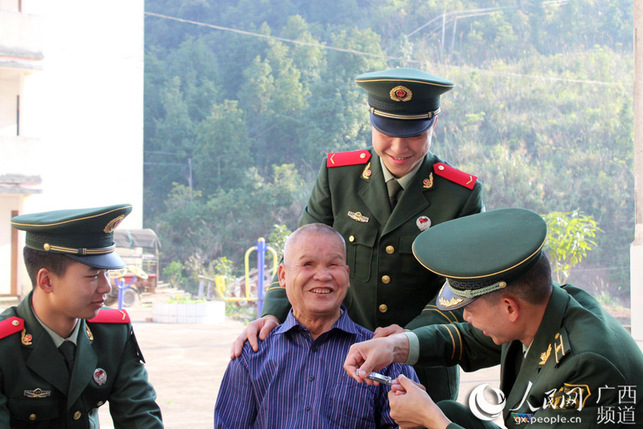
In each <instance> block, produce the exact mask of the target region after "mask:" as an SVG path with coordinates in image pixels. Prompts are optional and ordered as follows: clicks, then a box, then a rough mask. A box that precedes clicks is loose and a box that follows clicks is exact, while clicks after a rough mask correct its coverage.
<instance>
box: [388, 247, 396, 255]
mask: <svg viewBox="0 0 643 429" xmlns="http://www.w3.org/2000/svg"><path fill="white" fill-rule="evenodd" d="M386 253H388V254H389V255H392V254H393V253H395V247H393V246H386Z"/></svg>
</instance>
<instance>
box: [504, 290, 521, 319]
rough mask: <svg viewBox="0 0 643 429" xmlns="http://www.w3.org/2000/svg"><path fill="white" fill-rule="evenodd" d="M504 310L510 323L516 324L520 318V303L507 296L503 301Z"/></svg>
mask: <svg viewBox="0 0 643 429" xmlns="http://www.w3.org/2000/svg"><path fill="white" fill-rule="evenodd" d="M501 303H502V308H503V310H504V311H505V313H506V316H507V318H508V319H509V321H510V322H515V321H516V320H518V317H519V316H520V302H519V301H518V300H517V299H516V298H514V297H513V296H511V295H506V296H504V297H503V298H502V300H501Z"/></svg>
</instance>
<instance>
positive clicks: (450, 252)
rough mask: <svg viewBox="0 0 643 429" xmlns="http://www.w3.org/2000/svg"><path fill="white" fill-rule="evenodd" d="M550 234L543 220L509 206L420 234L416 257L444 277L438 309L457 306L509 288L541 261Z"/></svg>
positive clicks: (448, 308)
mask: <svg viewBox="0 0 643 429" xmlns="http://www.w3.org/2000/svg"><path fill="white" fill-rule="evenodd" d="M546 237H547V224H546V223H545V221H544V220H543V218H542V217H541V216H540V215H538V214H536V213H534V212H532V211H530V210H526V209H517V208H508V209H498V210H492V211H488V212H483V213H478V214H474V215H471V216H465V217H461V218H457V219H454V220H450V221H448V222H444V223H441V224H438V225H436V226H434V227H432V228H429V229H428V230H426V231H424V232H422V233H421V234H420V235H418V236H417V238H416V239H415V241H414V242H413V254H414V255H415V258H416V259H417V260H418V261H419V262H420V263H421V264H422V265H423V266H424V267H425V268H427V269H428V270H430V271H432V272H434V273H436V274H438V275H440V276H443V277H445V278H446V282H445V284H444V286H442V289H441V290H440V293H439V294H438V300H437V303H436V305H437V307H438V308H440V309H441V310H453V309H456V308H461V307H464V306H465V305H467V304H469V303H471V302H472V301H474V300H475V299H476V298H479V297H480V296H482V295H485V294H487V293H490V292H493V291H496V290H499V289H502V288H505V287H506V286H507V285H508V284H509V283H511V282H512V281H515V280H518V279H519V278H520V277H522V276H523V275H524V274H526V273H527V272H528V271H529V270H530V269H531V268H532V267H533V266H534V265H535V264H536V262H538V260H539V259H540V257H541V255H542V247H543V245H544V243H545V238H546Z"/></svg>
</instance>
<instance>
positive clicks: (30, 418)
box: [29, 414, 37, 422]
mask: <svg viewBox="0 0 643 429" xmlns="http://www.w3.org/2000/svg"><path fill="white" fill-rule="evenodd" d="M36 417H37V416H36V415H35V414H29V420H31V421H32V422H33V421H35V420H36Z"/></svg>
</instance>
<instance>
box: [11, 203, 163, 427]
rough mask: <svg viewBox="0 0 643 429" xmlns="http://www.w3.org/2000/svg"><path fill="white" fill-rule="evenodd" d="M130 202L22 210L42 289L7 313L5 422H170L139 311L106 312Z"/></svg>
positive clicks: (18, 220)
mask: <svg viewBox="0 0 643 429" xmlns="http://www.w3.org/2000/svg"><path fill="white" fill-rule="evenodd" d="M131 210H132V207H131V206H130V205H115V206H110V207H101V208H94V209H82V210H59V211H52V212H45V213H35V214H28V215H22V216H16V217H14V218H13V219H12V221H11V223H12V225H13V227H14V228H17V229H20V230H23V231H26V232H27V233H26V246H25V249H24V259H25V265H26V266H27V271H28V273H29V277H30V278H31V281H32V285H33V291H32V292H31V293H29V295H28V296H27V297H25V299H23V300H22V301H21V302H20V304H19V305H18V306H17V307H11V308H8V309H7V310H5V311H4V312H3V313H2V314H1V315H0V427H1V428H12V429H13V428H43V429H44V428H47V429H56V428H98V425H99V422H98V407H100V406H102V405H104V404H105V403H106V402H107V401H109V408H110V413H111V416H112V419H113V421H114V427H116V428H134V427H136V428H154V429H156V428H162V427H163V422H162V420H161V410H160V408H159V406H158V405H157V404H156V393H155V392H154V388H153V387H152V386H151V385H150V383H149V382H148V378H147V372H146V370H145V367H144V360H143V355H142V354H141V351H140V349H139V347H138V344H137V342H136V338H135V337H134V332H133V330H132V325H131V324H130V320H129V316H128V314H127V313H126V312H125V311H124V310H111V309H101V307H102V306H103V304H104V302H105V298H106V296H107V294H108V293H109V291H110V289H111V286H110V284H109V279H108V270H110V269H117V268H123V267H124V266H125V264H124V262H123V260H122V259H121V258H120V257H119V256H118V255H117V254H116V253H115V252H114V240H113V231H114V229H115V228H116V227H117V226H118V224H119V223H120V222H121V221H122V220H123V218H125V216H127V214H129V213H130V211H131Z"/></svg>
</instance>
